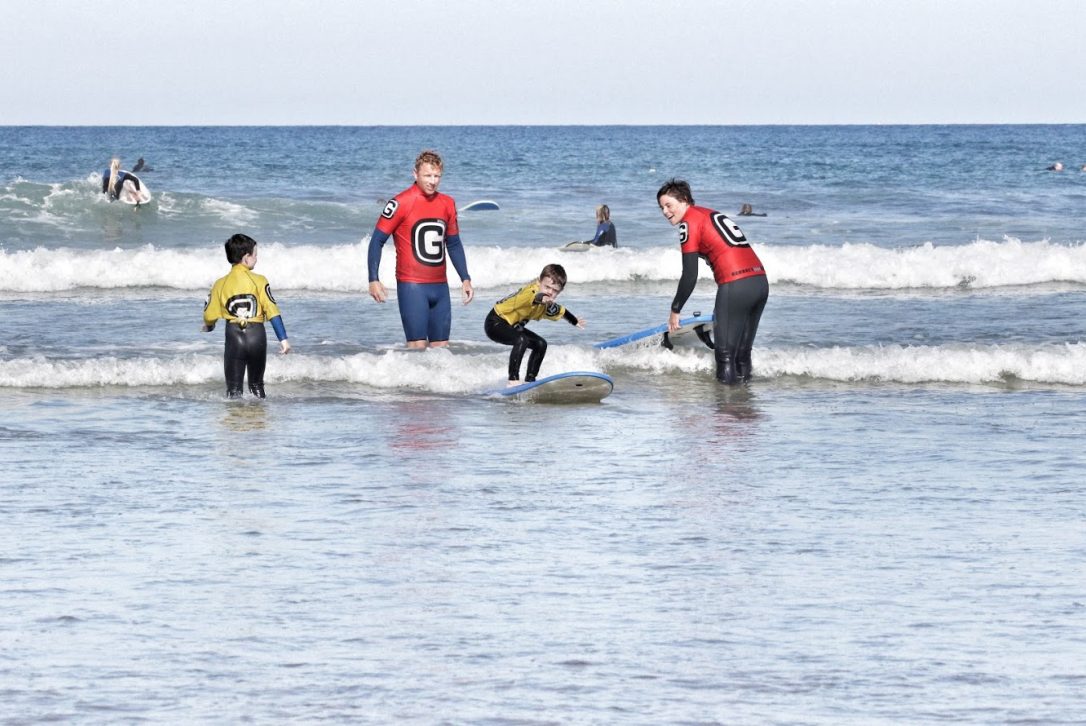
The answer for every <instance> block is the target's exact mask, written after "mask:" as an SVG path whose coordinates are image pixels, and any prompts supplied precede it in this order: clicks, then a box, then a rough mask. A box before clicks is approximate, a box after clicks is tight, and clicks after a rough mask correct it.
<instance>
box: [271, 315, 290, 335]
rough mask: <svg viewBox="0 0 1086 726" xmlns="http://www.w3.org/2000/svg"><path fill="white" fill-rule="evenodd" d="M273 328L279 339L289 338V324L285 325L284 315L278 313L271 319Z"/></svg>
mask: <svg viewBox="0 0 1086 726" xmlns="http://www.w3.org/2000/svg"><path fill="white" fill-rule="evenodd" d="M271 325H272V330H274V331H275V337H276V338H278V339H279V340H286V339H287V326H285V325H283V316H282V315H276V316H275V317H274V318H272V319H271Z"/></svg>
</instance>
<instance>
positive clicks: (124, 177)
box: [120, 171, 140, 192]
mask: <svg viewBox="0 0 1086 726" xmlns="http://www.w3.org/2000/svg"><path fill="white" fill-rule="evenodd" d="M120 178H121V183H122V184H123V183H124V182H126V181H128V180H129V179H131V180H132V183H133V184H134V185H135V186H136V191H137V192H138V191H139V190H140V180H139V178H138V177H134V176H132V175H131V174H129V173H128V172H124V171H122V172H121V177H120Z"/></svg>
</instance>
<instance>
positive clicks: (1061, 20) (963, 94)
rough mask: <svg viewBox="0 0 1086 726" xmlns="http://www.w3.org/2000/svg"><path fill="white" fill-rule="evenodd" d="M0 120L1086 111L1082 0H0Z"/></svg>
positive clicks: (634, 118) (1057, 117)
mask: <svg viewBox="0 0 1086 726" xmlns="http://www.w3.org/2000/svg"><path fill="white" fill-rule="evenodd" d="M0 62H2V65H3V69H4V70H3V73H0V124H5V125H10V124H75V125H99V124H130V125H148V124H246V125H260V124H349V125H370V124H393V125H396V124H438V125H444V124H659V123H674V124H777V123H796V124H821V123H876V124H882V123H1083V122H1086V90H1084V89H1086V86H1084V82H1083V80H1082V77H1083V73H1084V71H1086V0H1033V1H1032V2H1025V1H1024V0H685V1H684V2H672V1H670V0H657V1H656V2H650V1H649V0H625V1H623V0H298V1H294V0H127V1H125V0H109V1H108V2H106V1H104V0H0Z"/></svg>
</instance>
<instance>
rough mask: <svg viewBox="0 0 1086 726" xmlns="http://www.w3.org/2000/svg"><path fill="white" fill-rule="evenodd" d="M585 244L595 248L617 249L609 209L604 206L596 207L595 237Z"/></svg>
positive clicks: (616, 237)
mask: <svg viewBox="0 0 1086 726" xmlns="http://www.w3.org/2000/svg"><path fill="white" fill-rule="evenodd" d="M585 242H586V243H587V244H590V245H594V246H596V247H618V233H617V232H616V231H615V225H614V224H613V223H612V222H611V209H610V207H608V206H607V205H606V204H601V205H599V206H598V207H596V236H595V237H593V238H592V239H590V240H585Z"/></svg>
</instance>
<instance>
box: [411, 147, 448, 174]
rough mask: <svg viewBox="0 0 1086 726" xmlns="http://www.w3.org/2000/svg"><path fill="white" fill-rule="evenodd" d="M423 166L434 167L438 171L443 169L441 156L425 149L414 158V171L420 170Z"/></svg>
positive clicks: (443, 164)
mask: <svg viewBox="0 0 1086 726" xmlns="http://www.w3.org/2000/svg"><path fill="white" fill-rule="evenodd" d="M423 164H430V165H431V166H436V167H437V168H438V169H444V168H445V162H443V161H442V160H441V154H439V153H437V152H436V151H434V150H433V149H426V150H425V151H423V152H421V153H420V154H419V155H418V156H417V157H415V171H418V170H419V169H421V168H422V165H423Z"/></svg>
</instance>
